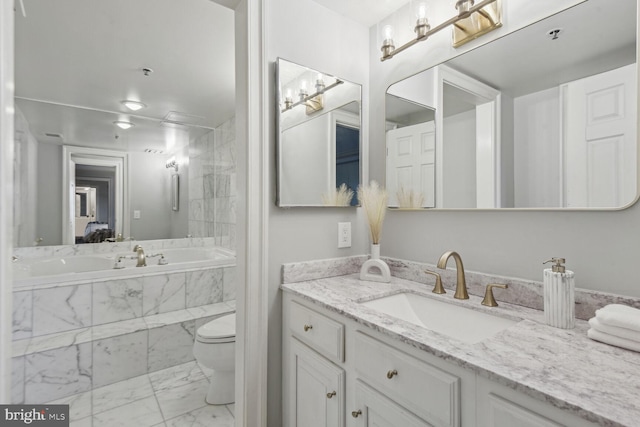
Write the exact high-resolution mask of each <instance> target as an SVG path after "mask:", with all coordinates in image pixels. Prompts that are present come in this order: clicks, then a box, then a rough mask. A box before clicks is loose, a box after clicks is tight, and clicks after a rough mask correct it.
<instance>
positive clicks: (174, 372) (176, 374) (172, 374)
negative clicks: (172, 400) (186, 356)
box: [149, 360, 207, 392]
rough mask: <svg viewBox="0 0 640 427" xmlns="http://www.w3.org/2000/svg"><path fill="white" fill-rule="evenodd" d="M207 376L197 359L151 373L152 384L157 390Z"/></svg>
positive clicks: (167, 388) (170, 387)
mask: <svg viewBox="0 0 640 427" xmlns="http://www.w3.org/2000/svg"><path fill="white" fill-rule="evenodd" d="M206 378H207V377H206V376H205V374H204V372H202V369H200V366H199V365H198V363H197V362H196V361H195V360H194V361H191V362H187V363H183V364H181V365H177V366H173V367H171V368H167V369H163V370H161V371H156V372H151V373H150V374H149V379H150V380H151V385H152V386H153V389H154V390H155V391H156V392H159V391H163V390H170V389H172V388H175V387H179V386H181V385H185V384H189V383H192V382H195V381H200V380H203V379H206Z"/></svg>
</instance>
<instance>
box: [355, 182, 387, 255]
mask: <svg viewBox="0 0 640 427" xmlns="http://www.w3.org/2000/svg"><path fill="white" fill-rule="evenodd" d="M388 199H389V196H388V194H387V190H385V189H384V188H382V187H380V184H378V183H377V182H376V181H371V183H370V184H369V185H361V186H359V187H358V200H359V201H360V204H361V205H362V207H363V208H364V211H365V213H366V214H367V222H369V231H370V232H371V243H373V244H374V245H377V244H379V243H380V234H381V233H382V222H383V221H384V215H385V214H386V213H387V200H388Z"/></svg>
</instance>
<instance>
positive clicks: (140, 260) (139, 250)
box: [133, 245, 147, 267]
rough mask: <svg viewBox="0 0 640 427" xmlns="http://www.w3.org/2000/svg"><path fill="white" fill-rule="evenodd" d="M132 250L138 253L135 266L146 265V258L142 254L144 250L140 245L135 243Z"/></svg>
mask: <svg viewBox="0 0 640 427" xmlns="http://www.w3.org/2000/svg"><path fill="white" fill-rule="evenodd" d="M133 252H135V253H136V254H137V255H138V263H137V264H136V267H146V266H147V259H146V257H145V256H144V250H143V249H142V246H140V245H135V246H134V247H133Z"/></svg>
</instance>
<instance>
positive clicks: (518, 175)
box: [513, 87, 561, 208]
mask: <svg viewBox="0 0 640 427" xmlns="http://www.w3.org/2000/svg"><path fill="white" fill-rule="evenodd" d="M514 141H515V145H514V153H513V159H514V165H515V166H514V170H515V176H514V182H515V207H517V208H529V207H558V206H560V190H561V186H560V185H558V183H559V182H560V91H559V88H557V87H555V88H551V89H547V90H543V91H540V92H536V93H532V94H529V95H525V96H521V97H518V98H516V99H514Z"/></svg>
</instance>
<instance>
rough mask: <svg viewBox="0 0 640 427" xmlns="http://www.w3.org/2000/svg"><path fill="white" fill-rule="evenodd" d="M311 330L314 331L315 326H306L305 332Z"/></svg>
mask: <svg viewBox="0 0 640 427" xmlns="http://www.w3.org/2000/svg"><path fill="white" fill-rule="evenodd" d="M309 329H313V326H311V325H304V331H305V332H308V331H309Z"/></svg>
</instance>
